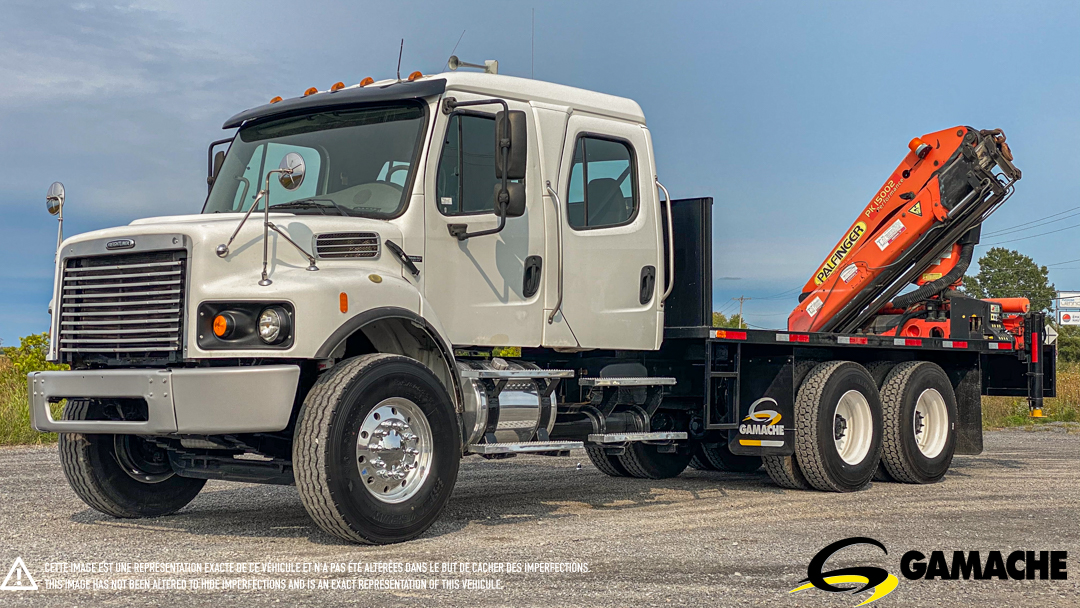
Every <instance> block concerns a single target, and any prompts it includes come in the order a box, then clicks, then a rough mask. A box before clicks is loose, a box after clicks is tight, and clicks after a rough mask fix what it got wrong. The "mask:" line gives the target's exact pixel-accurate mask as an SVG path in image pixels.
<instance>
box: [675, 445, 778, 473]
mask: <svg viewBox="0 0 1080 608" xmlns="http://www.w3.org/2000/svg"><path fill="white" fill-rule="evenodd" d="M694 460H697V461H699V462H701V463H703V464H705V465H706V466H708V467H709V470H713V471H727V472H729V473H753V472H754V471H756V470H758V469H760V468H761V457H760V456H741V455H739V454H732V453H731V450H730V449H728V445H727V443H700V444H698V446H697V449H696V450H695V451H694V457H693V458H692V459H691V460H690V466H694ZM695 468H697V467H695Z"/></svg>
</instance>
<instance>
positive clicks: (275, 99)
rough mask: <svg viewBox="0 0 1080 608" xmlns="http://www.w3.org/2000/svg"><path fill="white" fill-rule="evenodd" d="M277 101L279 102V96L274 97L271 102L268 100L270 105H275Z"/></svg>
mask: <svg viewBox="0 0 1080 608" xmlns="http://www.w3.org/2000/svg"><path fill="white" fill-rule="evenodd" d="M279 101H281V95H278V96H277V97H275V98H273V99H271V100H270V103H277V102H279Z"/></svg>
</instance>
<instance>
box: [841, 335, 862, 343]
mask: <svg viewBox="0 0 1080 608" xmlns="http://www.w3.org/2000/svg"><path fill="white" fill-rule="evenodd" d="M836 343H837V344H869V343H870V341H869V340H868V339H866V338H860V337H858V336H837V337H836Z"/></svg>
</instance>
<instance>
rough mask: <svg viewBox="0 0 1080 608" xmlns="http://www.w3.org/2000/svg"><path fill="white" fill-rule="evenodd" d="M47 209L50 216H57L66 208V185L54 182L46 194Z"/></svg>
mask: <svg viewBox="0 0 1080 608" xmlns="http://www.w3.org/2000/svg"><path fill="white" fill-rule="evenodd" d="M45 207H46V208H47V209H48V210H49V214H50V215H57V214H59V213H60V210H61V209H63V207H64V184H61V183H60V182H53V183H52V185H51V186H49V191H48V193H46V194H45Z"/></svg>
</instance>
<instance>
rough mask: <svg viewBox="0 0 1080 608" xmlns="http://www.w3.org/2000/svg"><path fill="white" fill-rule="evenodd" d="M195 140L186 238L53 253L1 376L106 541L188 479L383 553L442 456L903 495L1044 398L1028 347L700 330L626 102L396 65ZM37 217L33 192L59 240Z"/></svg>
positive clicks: (694, 298)
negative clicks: (202, 173)
mask: <svg viewBox="0 0 1080 608" xmlns="http://www.w3.org/2000/svg"><path fill="white" fill-rule="evenodd" d="M224 128H225V129H229V130H234V132H233V135H232V137H230V138H228V139H227V140H222V141H220V142H214V144H212V145H211V146H210V150H209V152H208V157H209V158H208V164H209V168H208V169H209V177H208V182H209V184H210V189H209V193H208V196H207V198H206V202H205V205H204V207H203V212H202V213H201V214H198V215H184V216H172V217H157V218H149V219H141V220H137V221H134V222H132V223H131V224H130V225H128V226H123V227H117V228H110V229H107V230H101V231H96V232H90V233H86V234H81V235H78V236H75V237H71V238H68V239H66V240H63V239H62V237H61V242H60V243H59V245H58V252H57V263H56V278H55V292H54V298H53V305H52V307H51V311H52V327H51V336H52V337H51V343H50V360H51V361H55V362H59V363H66V364H69V365H70V366H71V369H70V371H54V372H37V373H32V374H30V375H29V377H28V388H29V400H30V407H31V416H32V424H33V426H34V428H36V429H38V430H40V431H53V432H58V433H60V442H59V449H60V456H61V461H62V463H63V468H64V472H65V474H66V475H67V478H68V480H69V482H70V484H71V487H72V489H73V490H74V491H75V492H76V494H78V495H79V497H80V498H82V499H83V500H84V501H85V502H86V503H87V504H88V505H90V506H91V507H93V508H94V509H97V510H99V511H101V512H103V513H106V514H109V515H112V516H115V517H122V518H135V517H154V516H160V515H164V514H168V513H172V512H175V511H177V510H178V509H180V508H182V507H183V506H185V505H186V504H188V503H189V502H190V501H191V500H192V499H193V498H194V497H195V496H196V495H197V494H198V493H199V491H200V489H201V488H202V487H203V485H204V483H205V482H206V480H207V479H224V480H235V481H243V482H254V483H274V484H295V485H296V487H297V489H298V490H299V493H300V496H301V498H302V501H303V504H304V506H305V507H306V509H307V511H308V512H309V513H310V515H311V517H312V518H313V519H314V520H315V522H316V523H317V524H318V525H319V526H320V527H322V528H323V529H324V530H326V531H327V532H329V533H330V534H333V535H336V536H338V537H341V538H343V539H347V540H350V541H355V542H362V543H391V542H399V541H404V540H408V539H412V538H414V537H416V536H418V535H420V534H421V533H423V532H424V531H425V530H426V529H427V528H428V527H429V526H430V525H431V524H432V522H433V521H434V520H435V519H436V518H437V517H438V516H439V513H440V512H441V510H442V509H443V507H444V505H445V504H446V502H447V500H448V498H449V497H450V494H451V492H452V490H453V488H454V483H455V481H456V478H457V475H458V466H459V461H460V460H461V458H462V457H464V456H468V455H478V456H480V457H484V458H505V457H510V456H513V455H516V454H519V453H538V454H546V455H566V454H568V453H569V452H570V451H571V450H574V449H578V448H584V449H585V450H586V451H587V453H588V456H589V458H590V459H591V460H592V462H593V463H594V464H595V465H596V466H597V467H598V468H599V469H600V470H602V471H603V472H605V473H607V474H609V475H613V476H623V477H639V478H663V477H671V476H675V475H678V474H679V473H680V472H682V471H683V470H684V469H685V468H686V467H687V466H688V465H690V464H693V465H694V466H697V467H699V468H711V469H725V470H732V471H753V470H756V469H757V468H759V467H760V466H762V462H763V460H764V464H765V466H766V468H767V470H768V472H769V474H770V475H771V477H772V478H773V479H774V480H775V481H776V482H777V483H779V484H780V485H783V486H785V487H790V488H802V489H811V488H816V489H819V490H827V491H829V490H831V491H852V490H858V489H861V488H863V487H865V486H866V485H867V484H868V483H869V482H870V480H871V479H872V477H873V476H874V475H875V474H879V475H882V476H888V477H890V478H892V479H895V480H900V481H908V482H922V483H927V482H931V481H936V480H938V479H940V478H941V476H942V475H944V473H945V471H946V470H947V469H948V466H949V463H950V462H951V459H952V455H953V453H954V452H956V451H959V452H961V453H978V452H979V451H980V450H981V437H982V436H981V420H980V413H979V412H980V409H979V407H980V406H979V396H980V394H990V393H992V394H1017V395H1028V396H1032V398H1041V397H1042V396H1043V395H1053V348H1052V347H1051V346H1044V345H1043V344H1042V343H1041V341H1038V340H1035V341H1032V340H1029V341H1028V343H1027V346H1026V347H1025V346H1023V345H1022V344H1021V343H1019V342H1017V341H1016V340H1014V339H1011V338H1008V337H1007V336H1006V339H1001V337H1002V335H1003V334H999V335H996V336H977V337H972V338H971V339H970V340H968V341H966V342H964V343H963V347H962V348H960V347H959V345H955V346H954V345H952V344H951V343H950V344H949V345H945V344H944V343H943V341H941V340H935V339H927V340H924V341H919V340H907V341H906V342H905V343H904V344H900V343H898V342H896V341H895V340H894V339H893V338H891V337H889V338H885V337H879V336H876V335H867V336H863V337H857V338H854V339H852V338H850V337H848V338H847V339H845V336H843V335H840V334H835V333H829V334H825V333H813V334H807V333H790V332H773V331H752V330H721V329H714V328H711V327H710V325H711V322H710V320H711V311H712V302H711V289H712V287H711V275H712V270H711V257H712V256H711V233H710V231H711V199H691V200H683V201H674V202H673V201H671V200H670V198H669V197H667V196H666V191H664V192H665V195H664V196H663V197H661V195H660V192H661V191H662V190H663V186H660V184H659V182H658V181H657V178H656V167H655V162H654V154H653V149H652V143H651V140H650V135H649V130H648V128H647V127H646V125H645V117H644V115H643V113H642V111H641V108H640V107H639V106H638V104H636V103H635V102H633V101H631V100H628V99H623V98H619V97H614V96H610V95H604V94H601V93H595V92H591V91H585V90H580V89H576V88H571V87H567V86H561V85H557V84H551V83H546V82H539V81H536V80H529V79H522V78H514V77H508V76H504V75H497V74H490V73H467V72H461V71H454V72H449V73H445V74H438V75H422V74H420V73H418V72H417V73H414V74H412V75H411V76H409V77H408V79H407V80H400V79H390V80H383V81H378V82H373V81H372V80H371V79H370V78H368V79H365V80H364V81H363V82H361V83H360V84H358V85H355V86H345V85H344V84H342V83H337V84H335V85H334V86H333V87H331V88H330V89H329V90H325V91H318V90H316V89H314V88H312V89H309V90H308V91H307V92H306V93H304V95H303V96H301V97H297V98H293V99H286V100H282V99H280V98H275V99H274V100H273V101H271V102H270V103H269V104H266V105H263V106H260V107H257V108H254V109H251V110H248V111H245V112H241V113H240V114H237V115H236V116H234V117H232V118H230V119H229V120H228V121H227V122H226V123H225V124H224ZM226 144H227V145H228V149H227V152H224V151H218V152H216V153H215V149H216V148H217V147H220V146H224V145H226ZM63 202H64V191H63V187H62V186H61V185H59V184H54V186H53V188H51V189H50V191H49V196H48V203H49V207H50V211H52V212H54V213H60V214H61V222H62V210H63ZM61 226H62V224H61ZM1040 321H1041V317H1039V316H1038V315H1032V316H1031V322H1032V323H1036V322H1040ZM987 337H988V338H989V339H983V338H987ZM958 344H959V343H958ZM1032 344H1034V346H1032ZM511 347H512V348H513V349H517V351H518V352H519V353H520V355H519V356H498V355H500V354H502V351H500V350H496V349H506V348H511ZM1041 351H1045V352H1043V353H1042V354H1043V356H1042V357H1041V358H1040V355H1039V353H1040V352H1041ZM1031 353H1035V356H1034V358H1035V359H1036V360H1039V361H1042V362H1043V363H1041V364H1040V365H1043V366H1045V371H1046V373H1045V374H1044V376H1045V378H1046V381H1045V386H1044V385H1040V386H1039V387H1038V389H1039V390H1038V394H1037V396H1033V393H1032V392H1031V389H1029V382H1028V375H1027V374H1028V373H1029V372H1030V371H1031V369H1034V368H1032V367H1031V366H1032V364H1031V363H1030V359H1031V358H1032V357H1031V356H1030V355H1031ZM515 355H516V353H515ZM987 369H993V370H994V373H993V374H987V373H986V372H985V370H987ZM1043 369H1044V368H1043V367H1040V368H1039V371H1040V373H1042V371H1043ZM897 378H899V379H897ZM889 382H892V384H889ZM883 383H885V384H886V385H888V386H887V387H883V386H884V385H883ZM916 384H917V385H918V386H917V387H916V388H918V390H919V391H920V392H918V393H917V394H916V393H915V392H913V391H915V390H916V388H912V387H915V386H916ZM885 388H888V389H889V390H888V391H886V390H885ZM927 391H930V393H932V396H933V395H936V396H937V397H936V398H935V399H931V400H930V401H932V402H930V401H928V402H925V403H924V401H925V400H924V399H922V397H923V396H925V395H926V394H930V393H927ZM913 395H914V396H913ZM61 400H66V405H65V407H64V410H63V415H62V416H59V417H57V416H54V415H53V414H52V409H51V407H50V405H52V404H55V403H57V402H60V401H61ZM890 400H891V401H890ZM905 408H907V409H905ZM909 410H910V411H909ZM897 411H900V412H907V413H905V414H903V415H902V416H901V418H903V419H902V420H901V419H896V416H895V415H894V412H897ZM911 412H914V414H912V413H911ZM920 412H921V414H920ZM920 415H921V416H922V418H920V417H919V416H920ZM912 420H914V421H915V423H914V424H913V423H912ZM883 452H884V453H885V456H882V454H883Z"/></svg>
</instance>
